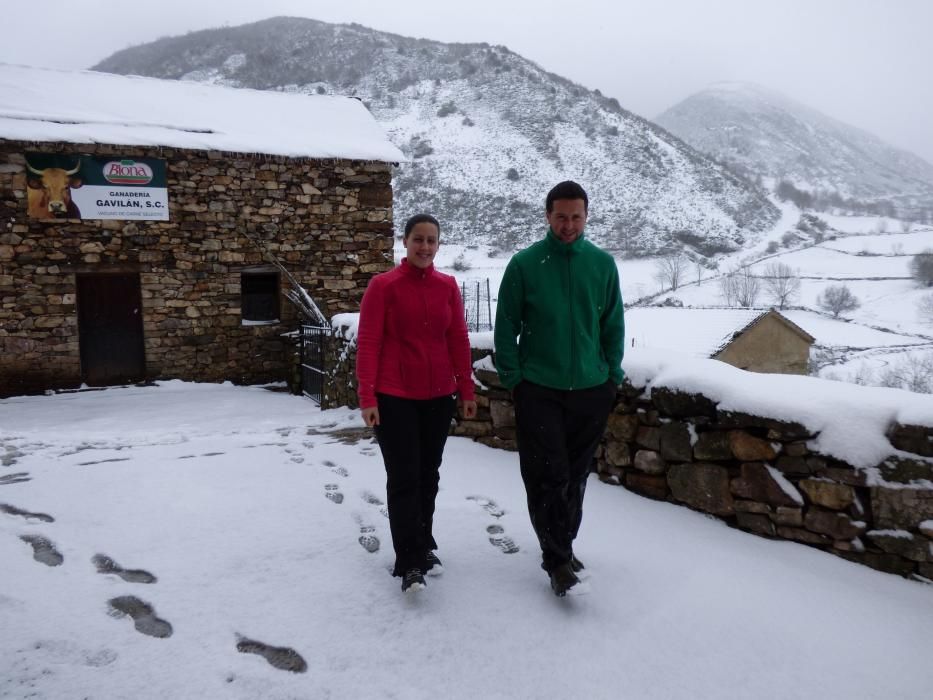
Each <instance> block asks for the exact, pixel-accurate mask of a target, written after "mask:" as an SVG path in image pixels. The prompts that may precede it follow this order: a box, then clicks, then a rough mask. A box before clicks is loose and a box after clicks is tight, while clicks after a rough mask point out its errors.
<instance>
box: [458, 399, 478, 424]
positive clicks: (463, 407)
mask: <svg viewBox="0 0 933 700" xmlns="http://www.w3.org/2000/svg"><path fill="white" fill-rule="evenodd" d="M460 415H461V416H463V418H464V419H465V420H471V419H473V418H476V402H475V401H461V402H460Z"/></svg>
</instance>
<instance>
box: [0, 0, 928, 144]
mask: <svg viewBox="0 0 933 700" xmlns="http://www.w3.org/2000/svg"><path fill="white" fill-rule="evenodd" d="M276 15H291V16H302V17H311V18H314V19H319V20H323V21H326V22H357V23H359V24H363V25H365V26H368V27H372V28H374V29H380V30H383V31H390V32H394V33H397V34H403V35H406V36H415V37H422V38H427V39H436V40H438V41H446V42H452V41H458V42H487V43H490V44H502V45H505V46H507V47H508V48H510V49H511V50H513V51H515V52H516V53H519V54H521V55H522V56H524V57H526V58H529V59H531V60H533V61H535V62H536V63H538V64H539V65H541V66H542V67H543V68H545V69H546V70H549V71H551V72H553V73H557V74H559V75H562V76H564V77H566V78H569V79H571V80H573V81H575V82H578V83H581V84H583V85H584V86H586V87H588V88H591V89H594V88H599V90H601V91H602V92H603V93H604V94H605V95H607V96H609V97H615V98H617V99H618V100H619V102H620V103H621V104H622V106H623V107H625V108H626V109H629V110H631V111H633V112H636V113H638V114H640V115H642V116H645V117H648V118H649V119H650V118H653V117H655V116H657V115H658V114H659V113H660V112H662V111H664V110H665V109H666V108H668V107H670V106H672V105H674V104H676V103H677V102H679V101H680V100H682V99H684V98H685V97H688V96H689V95H691V94H693V93H695V92H698V91H699V90H702V89H703V88H704V87H706V86H708V85H709V84H711V83H714V82H717V81H721V80H741V81H749V82H755V83H759V84H761V85H764V86H766V87H769V88H771V89H774V90H777V91H779V92H782V93H784V94H785V95H787V96H788V97H790V98H792V99H795V100H797V101H799V102H803V103H805V104H807V105H810V106H811V107H814V108H816V109H818V110H820V111H822V112H824V113H825V114H827V115H829V116H832V117H835V118H837V119H840V120H841V121H844V122H847V123H849V124H852V125H854V126H858V127H861V128H863V129H866V130H868V131H870V132H872V133H874V134H876V135H878V136H880V137H881V138H883V139H884V140H886V141H888V142H889V143H891V144H893V145H896V146H900V147H903V148H907V149H909V150H912V151H913V152H915V153H917V154H918V155H920V156H922V157H924V158H926V159H927V160H928V161H930V162H933V120H931V114H933V75H931V72H933V0H603V1H599V0H471V1H469V2H444V1H443V0H431V1H430V2H428V1H424V0H394V1H389V0H324V1H321V0H158V1H157V2H153V3H148V4H146V3H143V4H140V3H133V2H130V3H127V2H125V1H120V2H118V1H117V0H81V1H80V2H75V1H74V0H43V2H41V3H37V4H33V3H31V2H28V1H25V0H5V1H4V10H3V16H2V25H0V26H2V29H0V31H2V34H0V62H7V63H22V64H27V65H40V66H49V67H57V68H66V67H73V68H87V67H90V66H91V65H93V64H94V63H96V62H97V61H99V60H101V59H103V58H105V57H107V56H109V55H110V54H111V53H113V52H114V51H117V50H119V49H122V48H126V47H127V46H131V45H134V44H139V43H143V42H147V41H151V40H154V39H157V38H159V37H162V36H167V35H173V34H182V33H185V32H187V31H190V30H197V29H206V28H209V27H216V26H222V25H225V24H227V25H237V24H244V23H247V22H252V21H256V20H259V19H263V18H266V17H273V16H276Z"/></svg>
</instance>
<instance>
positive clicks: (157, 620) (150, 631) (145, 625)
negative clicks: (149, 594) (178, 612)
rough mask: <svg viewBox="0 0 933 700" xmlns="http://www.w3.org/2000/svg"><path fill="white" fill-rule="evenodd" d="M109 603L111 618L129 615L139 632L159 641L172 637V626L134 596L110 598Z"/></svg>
mask: <svg viewBox="0 0 933 700" xmlns="http://www.w3.org/2000/svg"><path fill="white" fill-rule="evenodd" d="M109 603H110V613H109V614H110V616H111V617H117V618H119V617H125V616H127V615H129V616H130V617H131V618H133V626H134V627H136V629H137V630H138V631H139V632H142V633H143V634H146V635H149V636H150V637H158V638H160V639H164V638H165V637H171V636H172V625H171V624H170V623H169V622H168V621H167V620H163V619H162V618H161V617H157V616H156V614H155V610H154V609H153V607H152V606H151V605H149V603H147V602H145V601H142V600H140V599H139V598H137V597H136V596H133V595H122V596H119V597H118V598H111V599H110V601H109Z"/></svg>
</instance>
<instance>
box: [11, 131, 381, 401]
mask: <svg viewBox="0 0 933 700" xmlns="http://www.w3.org/2000/svg"><path fill="white" fill-rule="evenodd" d="M26 152H50V153H52V152H62V153H82V154H90V155H98V156H113V155H119V156H126V157H134V158H142V157H148V158H164V159H165V160H166V164H167V171H168V190H169V205H170V220H169V221H153V222H150V221H135V222H134V221H79V220H47V221H46V220H35V219H29V218H27V216H26V172H25V160H24V157H23V154H24V153H26ZM0 221H2V225H0V396H2V395H10V394H15V393H23V392H29V391H35V390H42V389H49V388H58V387H67V386H75V385H77V384H79V383H80V382H81V367H80V359H79V346H78V327H77V313H76V308H77V307H76V283H75V275H76V274H77V273H90V272H108V271H111V272H131V273H138V274H139V277H140V284H141V292H142V306H143V309H142V311H143V332H144V344H145V362H146V377H147V378H149V379H156V378H169V377H171V378H180V379H186V380H196V381H220V380H233V381H237V382H244V383H245V382H259V381H270V380H283V379H286V378H287V377H288V376H289V375H290V372H291V365H292V356H293V353H292V350H291V347H290V344H289V343H288V342H287V341H286V340H283V338H282V337H281V335H282V333H284V332H286V331H290V330H292V329H293V328H294V326H295V321H296V319H295V313H294V311H293V310H292V309H291V308H290V307H289V305H288V303H287V302H286V301H285V300H284V299H282V300H281V309H282V313H281V318H280V321H281V323H278V324H272V325H243V324H242V322H241V317H240V274H241V271H242V270H243V269H244V268H248V267H250V266H257V265H261V264H263V263H265V262H266V259H264V255H263V251H262V250H260V247H261V248H265V250H266V251H268V252H269V253H271V254H272V255H274V256H275V257H276V258H277V259H278V260H279V261H280V262H281V263H282V264H284V265H285V266H286V268H288V270H289V271H290V272H291V273H292V274H293V275H295V276H296V278H297V279H298V280H299V282H300V283H301V284H302V285H303V286H304V287H305V288H306V289H307V290H308V291H309V292H310V294H311V296H312V297H313V298H314V299H315V301H316V302H317V303H318V305H319V306H320V307H321V309H322V311H323V312H324V313H325V314H326V315H328V316H329V315H331V314H335V313H339V312H342V311H355V310H357V309H358V308H359V302H360V299H361V298H362V295H363V291H364V290H365V288H366V284H367V282H368V280H369V278H370V277H371V276H372V275H373V274H375V273H377V272H381V271H383V270H386V269H389V268H390V267H391V265H392V236H393V232H392V189H391V166H390V165H389V164H386V163H368V162H359V161H345V160H343V161H341V160H328V161H321V160H311V159H293V158H284V157H273V156H263V155H244V154H229V153H218V152H208V151H191V150H183V149H170V148H156V147H153V148H140V147H135V146H134V147H130V146H108V145H94V144H64V143H51V144H37V143H25V142H17V141H0ZM284 284H285V281H284V280H283V285H284Z"/></svg>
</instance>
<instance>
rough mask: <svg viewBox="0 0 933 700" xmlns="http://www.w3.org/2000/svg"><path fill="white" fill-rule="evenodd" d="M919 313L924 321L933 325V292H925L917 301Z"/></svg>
mask: <svg viewBox="0 0 933 700" xmlns="http://www.w3.org/2000/svg"><path fill="white" fill-rule="evenodd" d="M917 315H918V316H919V317H920V320H921V321H922V322H923V323H929V324H930V325H933V292H931V293H930V294H924V295H923V296H922V297H920V301H918V302H917Z"/></svg>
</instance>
